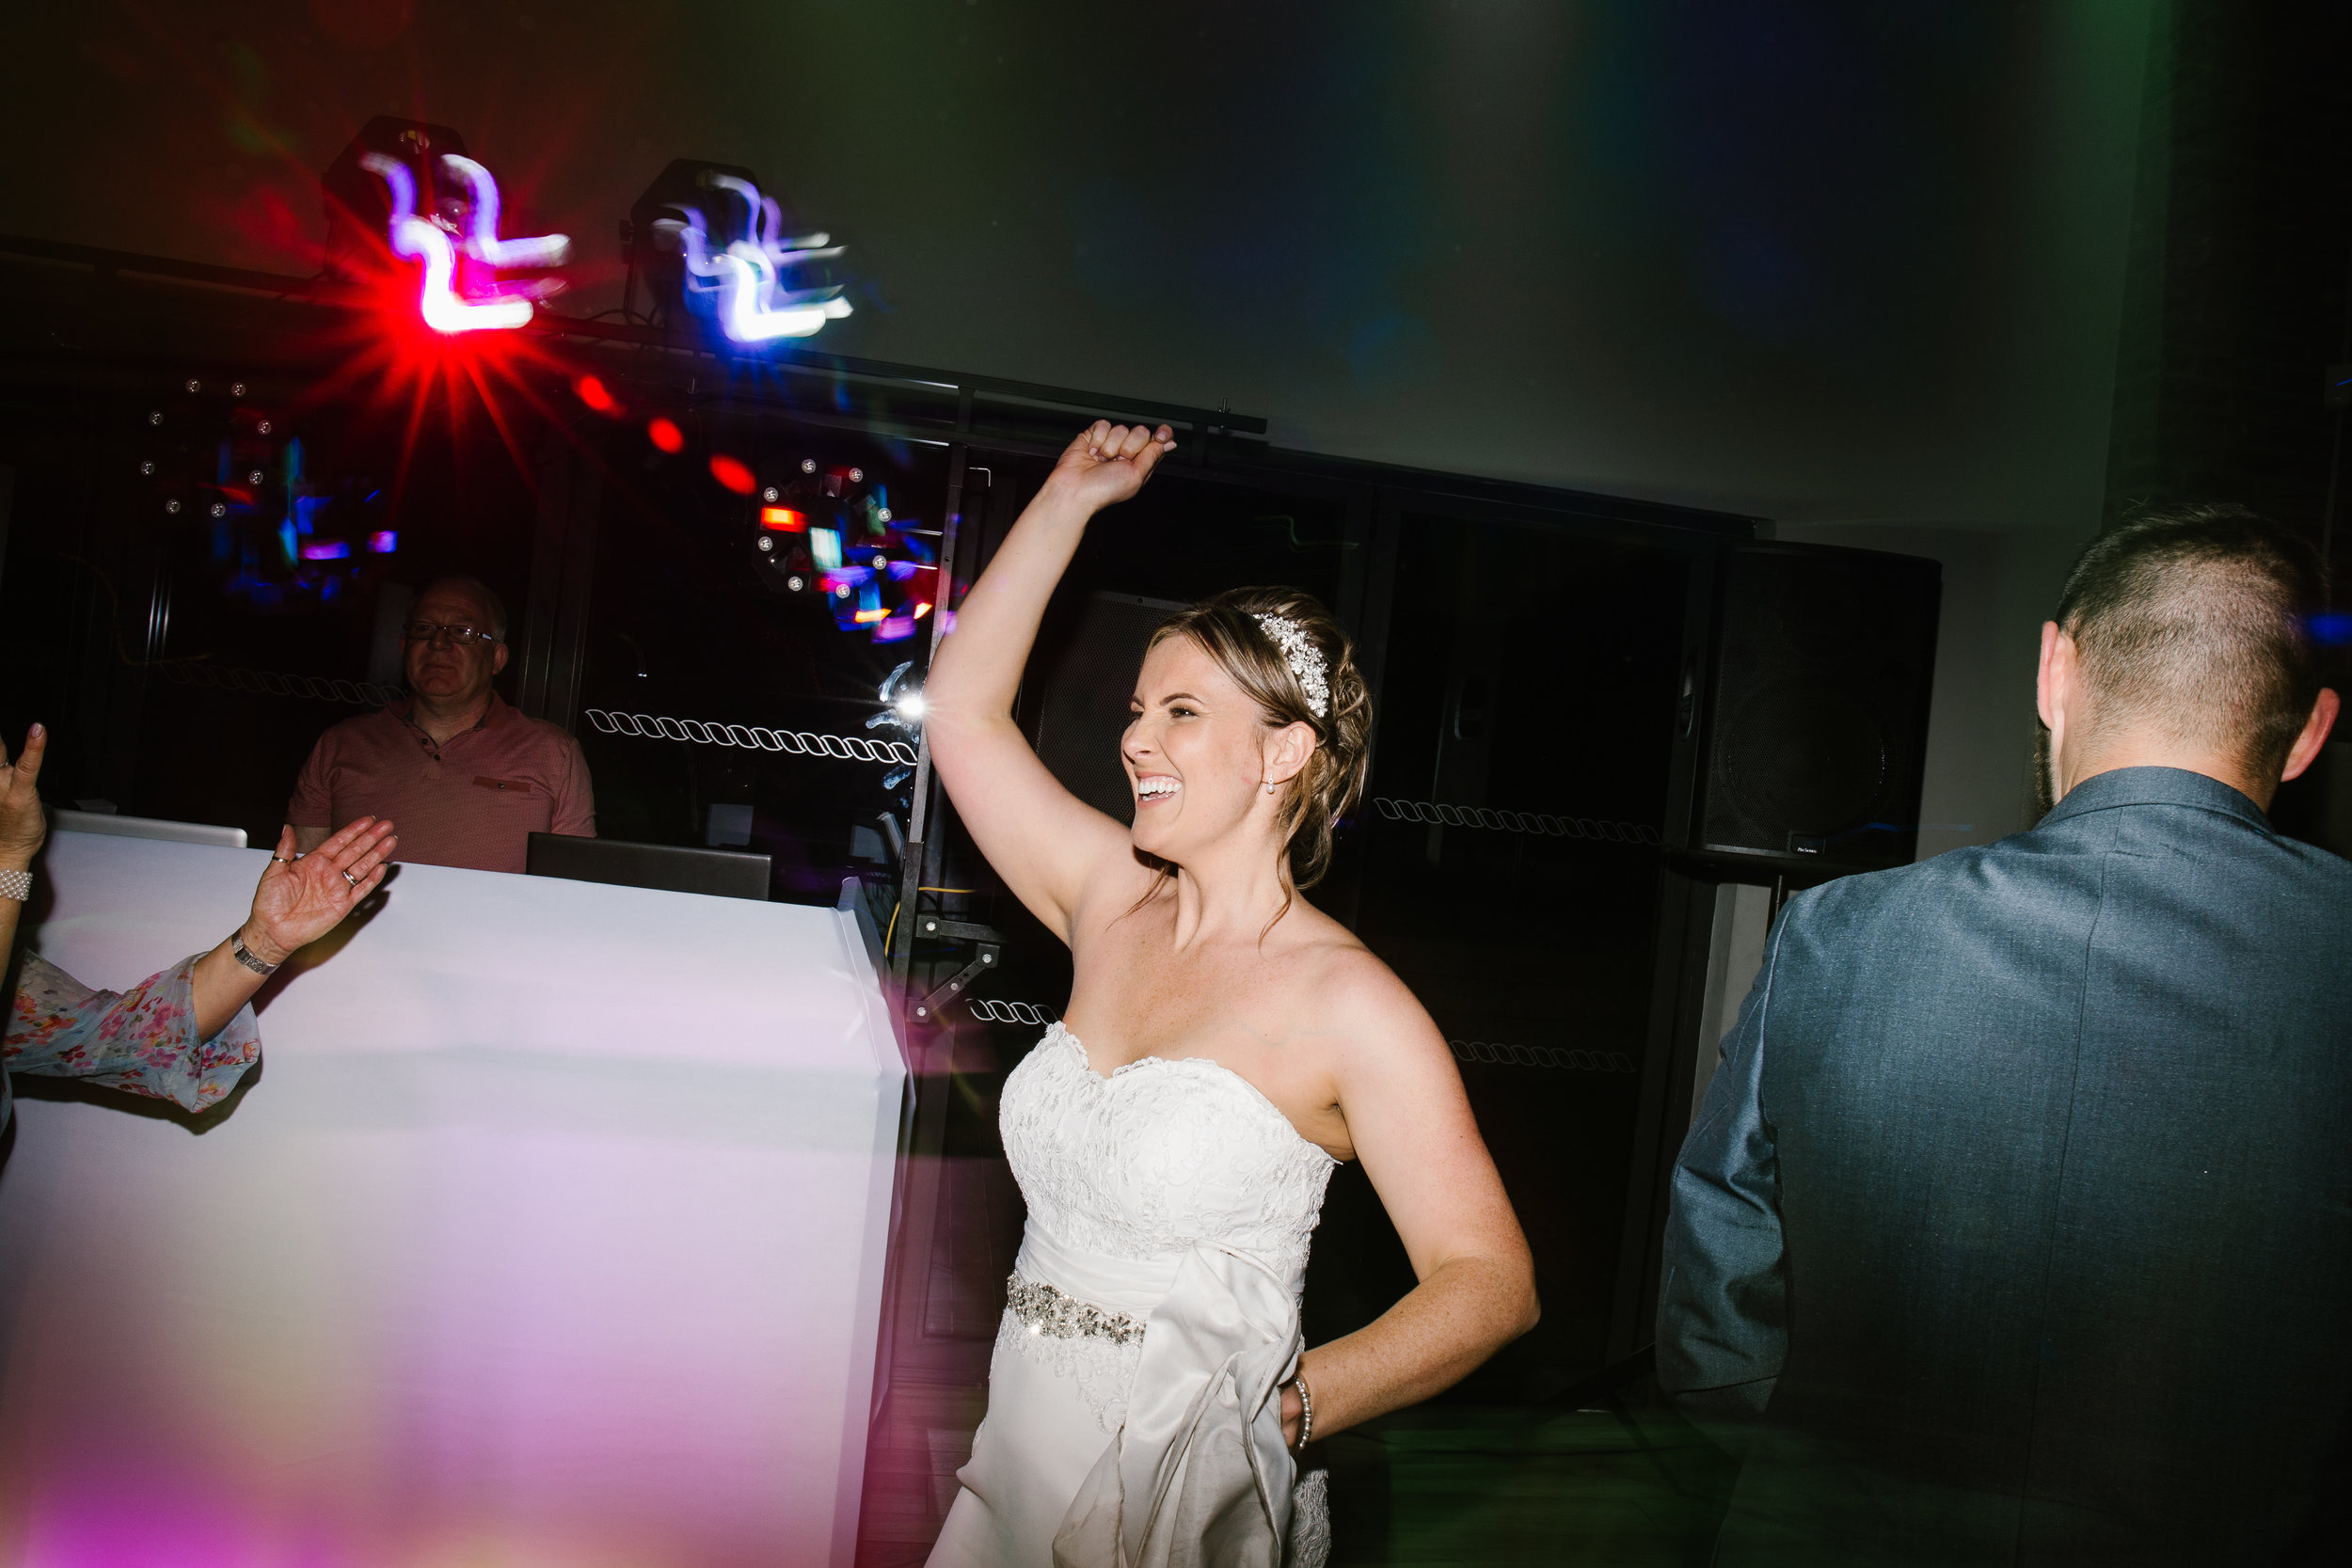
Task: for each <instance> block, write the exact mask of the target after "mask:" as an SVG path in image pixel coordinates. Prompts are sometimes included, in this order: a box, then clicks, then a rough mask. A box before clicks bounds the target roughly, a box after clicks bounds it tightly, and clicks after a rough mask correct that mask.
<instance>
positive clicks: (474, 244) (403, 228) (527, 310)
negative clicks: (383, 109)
mask: <svg viewBox="0 0 2352 1568" xmlns="http://www.w3.org/2000/svg"><path fill="white" fill-rule="evenodd" d="M440 162H441V166H442V167H444V168H445V169H447V170H448V171H449V172H450V173H451V174H452V175H453V176H454V177H455V179H456V180H457V182H460V183H462V184H463V185H464V186H465V187H466V189H467V192H468V200H467V203H466V207H467V212H466V229H465V232H464V234H463V236H462V237H460V236H459V235H458V234H456V233H454V232H453V230H451V229H449V228H445V227H444V226H443V225H442V224H441V223H439V222H437V221H436V220H435V219H433V218H430V217H423V216H420V215H419V214H418V213H417V178H416V175H415V173H414V172H413V171H412V170H411V169H410V168H409V166H407V164H405V163H404V162H403V161H401V160H400V159H398V158H394V157H390V156H389V155H387V154H385V153H382V152H370V153H368V154H367V155H366V156H364V157H362V158H361V159H360V160H359V166H361V167H362V168H365V169H366V170H367V171H368V172H369V173H371V174H373V175H374V176H376V177H377V178H378V179H380V180H382V181H383V182H384V184H385V186H386V188H387V191H388V193H389V206H390V214H389V216H388V217H387V219H386V220H385V226H386V235H385V238H386V240H387V241H388V242H389V245H390V246H391V250H392V254H393V255H395V256H398V257H402V258H404V259H405V260H407V261H415V262H417V263H418V264H419V265H420V267H421V269H422V280H421V283H420V285H419V288H418V292H417V313H418V314H419V315H421V317H423V318H424V324H425V325H427V326H429V327H431V328H432V329H433V330H434V331H436V332H440V333H445V334H454V333H459V332H483V331H501V330H510V329H512V328H514V327H517V326H521V325H524V324H525V323H527V322H529V321H530V320H531V313H532V303H531V302H532V300H533V299H534V298H545V297H546V296H547V295H548V294H550V293H555V292H556V291H557V290H558V289H561V288H562V287H563V286H564V285H563V280H562V279H560V278H553V277H543V278H532V279H528V280H525V281H520V282H494V283H492V284H490V285H489V288H488V291H487V292H486V293H473V292H471V291H469V290H468V289H467V288H465V287H462V286H461V285H462V283H463V282H464V280H463V279H462V278H461V277H460V269H459V264H458V262H459V257H460V255H461V254H462V255H463V256H464V258H465V259H466V260H468V261H472V262H474V263H475V264H476V265H477V266H478V267H480V268H482V269H485V270H493V271H494V270H496V269H497V268H500V267H551V266H557V265H560V264H561V263H562V262H563V261H564V259H565V258H566V257H568V256H569V255H570V254H571V245H572V243H571V241H570V240H568V239H566V238H565V237H564V235H562V234H542V235H539V236H537V237H535V238H532V239H524V240H501V239H500V238H499V237H498V224H499V190H498V182H497V181H496V180H494V179H492V178H491V177H490V171H489V170H488V169H486V168H484V167H483V166H481V165H480V164H478V163H475V162H474V161H473V160H472V159H471V158H464V157H459V156H457V155H455V154H453V153H444V154H443V155H442V156H441V160H440Z"/></svg>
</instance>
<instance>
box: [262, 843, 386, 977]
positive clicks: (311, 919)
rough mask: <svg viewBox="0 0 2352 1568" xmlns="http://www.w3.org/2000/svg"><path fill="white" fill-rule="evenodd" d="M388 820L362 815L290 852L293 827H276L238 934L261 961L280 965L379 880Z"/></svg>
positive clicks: (337, 919) (321, 933) (323, 931)
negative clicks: (300, 851)
mask: <svg viewBox="0 0 2352 1568" xmlns="http://www.w3.org/2000/svg"><path fill="white" fill-rule="evenodd" d="M399 842H400V841H399V840H398V839H397V838H395V837H394V836H393V835H392V825H391V824H390V823H389V822H385V821H378V820H377V819H376V818H374V817H373V816H362V817H360V818H359V819H358V821H356V822H352V823H350V824H348V825H347V826H345V827H344V828H343V829H342V832H337V833H335V834H334V835H333V836H331V837H329V838H328V839H327V840H326V842H325V843H324V844H321V845H320V846H319V847H317V848H315V849H313V850H311V851H310V853H309V854H307V855H302V856H296V855H295V853H294V830H293V829H292V828H286V829H283V830H281V831H280V832H278V848H277V850H276V851H275V852H274V853H273V854H272V855H271V856H270V863H269V867H268V869H267V870H265V871H263V872H262V883H261V886H259V887H257V888H256V889H254V891H253V915H252V918H251V919H249V920H247V921H246V924H245V928H244V930H243V931H242V932H241V933H240V934H241V935H242V936H243V937H244V939H245V944H246V947H247V948H249V949H250V950H251V951H252V952H253V954H254V956H255V957H257V958H260V959H261V960H262V962H264V963H270V964H278V963H283V962H285V960H286V958H287V956H288V955H290V954H292V953H293V952H294V950H295V949H296V948H300V947H307V946H309V945H310V943H311V942H316V941H317V940H318V939H319V938H321V937H323V936H325V935H326V933H327V932H329V931H331V930H333V929H334V928H335V927H336V925H337V924H338V923H339V922H340V921H342V918H343V916H345V915H347V914H349V913H350V912H351V911H352V908H353V906H354V905H356V904H358V902H359V900H361V899H362V898H365V897H366V896H367V895H369V894H371V893H373V892H374V891H375V890H376V888H377V887H379V886H381V885H382V883H383V881H384V872H385V863H386V861H387V860H388V859H389V857H390V855H391V852H392V846H393V845H395V844H397V843H399Z"/></svg>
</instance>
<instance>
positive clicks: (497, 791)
mask: <svg viewBox="0 0 2352 1568" xmlns="http://www.w3.org/2000/svg"><path fill="white" fill-rule="evenodd" d="M401 652H402V657H403V660H404V667H405V671H406V674H407V680H408V695H407V697H406V698H405V699H404V700H403V701H400V702H397V703H393V704H392V705H389V707H385V708H382V709H379V710H378V711H376V712H374V713H370V714H365V715H362V716H361V717H359V718H358V719H346V720H344V721H342V723H340V724H337V725H336V726H335V727H334V728H333V729H330V730H328V731H327V732H326V734H325V735H323V736H319V741H318V744H317V745H316V746H315V747H313V748H311V751H310V761H309V762H307V763H305V764H304V765H303V768H302V774H301V777H300V778H299V779H298V780H296V781H295V784H294V799H293V800H290V801H289V802H287V806H286V820H287V823H288V825H289V826H291V827H292V828H293V829H294V844H295V847H297V848H298V849H302V850H305V851H307V850H309V849H310V848H313V847H316V846H318V845H320V844H322V843H324V842H326V837H327V835H328V833H330V832H332V831H333V830H334V829H335V827H336V826H337V825H338V824H341V823H344V822H349V821H351V820H352V819H354V818H355V817H360V816H378V817H389V818H390V819H392V820H393V821H396V822H398V823H399V824H400V858H401V859H402V860H404V861H416V862H419V863H423V864H428V865H460V866H469V867H471V868H472V869H474V870H476V871H520V870H522V869H523V856H524V850H525V848H526V847H527V846H528V844H529V842H530V835H531V834H532V833H534V832H556V833H570V834H573V835H575V836H577V837H581V838H594V837H595V836H596V799H595V796H594V794H593V792H592V790H591V788H590V785H589V782H588V763H587V759H586V758H584V757H583V756H581V755H580V742H579V741H577V740H574V739H573V738H572V737H571V736H569V735H567V734H565V733H564V731H563V730H560V729H558V728H556V726H554V725H553V724H549V723H546V722H544V721H540V720H537V719H529V718H525V717H524V716H523V715H522V714H520V713H517V712H516V711H515V709H514V707H513V706H512V705H510V704H508V703H506V702H505V701H504V700H502V699H501V697H500V696H499V694H498V693H497V692H495V691H493V690H491V689H490V681H491V677H493V676H495V675H496V674H497V673H499V672H500V671H501V670H502V669H504V668H505V667H506V607H505V606H504V605H503V604H502V603H501V601H500V599H499V596H498V595H497V594H494V593H492V592H491V591H490V588H489V586H488V585H487V584H485V583H484V582H482V581H480V580H479V579H477V578H441V579H440V580H438V581H437V582H435V583H433V584H432V585H431V586H429V587H427V588H426V589H425V591H424V592H423V593H421V594H418V595H417V599H416V603H415V604H414V605H413V606H411V607H410V610H409V614H408V620H407V621H406V623H405V624H404V625H403V626H402V627H401Z"/></svg>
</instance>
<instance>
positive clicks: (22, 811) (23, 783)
mask: <svg viewBox="0 0 2352 1568" xmlns="http://www.w3.org/2000/svg"><path fill="white" fill-rule="evenodd" d="M48 751H49V732H48V731H47V730H44V729H42V728H41V727H40V725H39V724H35V725H34V726H33V727H32V728H30V729H28V730H26V731H25V732H24V751H22V752H18V753H17V757H16V760H15V761H14V762H13V763H10V762H9V761H8V744H7V743H6V742H5V741H0V764H6V766H5V767H0V871H23V870H24V869H25V868H26V867H28V866H30V865H31V864H32V863H33V857H34V856H35V855H38V854H40V846H41V841H42V840H43V839H45V838H47V837H48V836H49V818H48V817H47V816H43V815H42V814H41V809H40V759H41V758H42V757H43V756H44V755H45V754H47V752H48Z"/></svg>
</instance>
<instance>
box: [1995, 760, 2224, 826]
mask: <svg viewBox="0 0 2352 1568" xmlns="http://www.w3.org/2000/svg"><path fill="white" fill-rule="evenodd" d="M2114 806H2202V807H2204V808H2205V809H2206V810H2207V811H2217V812H2220V813H2222V814H2223V815H2225V816H2235V817H2238V818H2240V819H2242V820H2243V821H2245V822H2247V823H2249V825H2251V826H2253V827H2255V828H2259V829H2261V830H2262V831H2263V832H2270V831H2271V830H2270V818H2269V817H2267V816H2264V815H2263V809H2262V807H2260V806H2258V805H2256V804H2254V802H2253V801H2251V800H2248V799H2247V798H2246V797H2245V796H2243V795H2241V794H2239V793H2238V792H2237V791H2236V790H2234V789H2233V788H2231V787H2230V786H2229V785H2228V784H2223V783H2222V782H2221V781H2220V780H2219V779H2217V778H2214V777H2213V776H2211V775H2210V774H2206V773H2195V772H2191V771H2190V770H2189V769H2187V768H2110V769H2109V770H2108V771H2106V772H2105V773H2094V774H2092V775H2091V776H2090V778H2088V779H2085V780H2084V781H2083V782H2082V783H2080V784H2076V785H2075V786H2074V788H2072V789H2070V790H2068V791H2067V792H2066V799H2065V800H2060V801H2059V802H2058V805H2057V806H2056V807H2055V808H2054V809H2053V810H2052V811H2051V813H2050V815H2049V816H2045V817H2043V818H2042V823H2041V825H2042V826H2043V827H2047V826H2049V825H2050V824H2051V823H2053V822H2060V821H2064V820H2065V819H2066V818H2068V817H2070V816H2083V815H2084V814H2086V813H2088V812H2094V811H2106V810H2108V809H2109V808H2111V807H2114Z"/></svg>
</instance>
